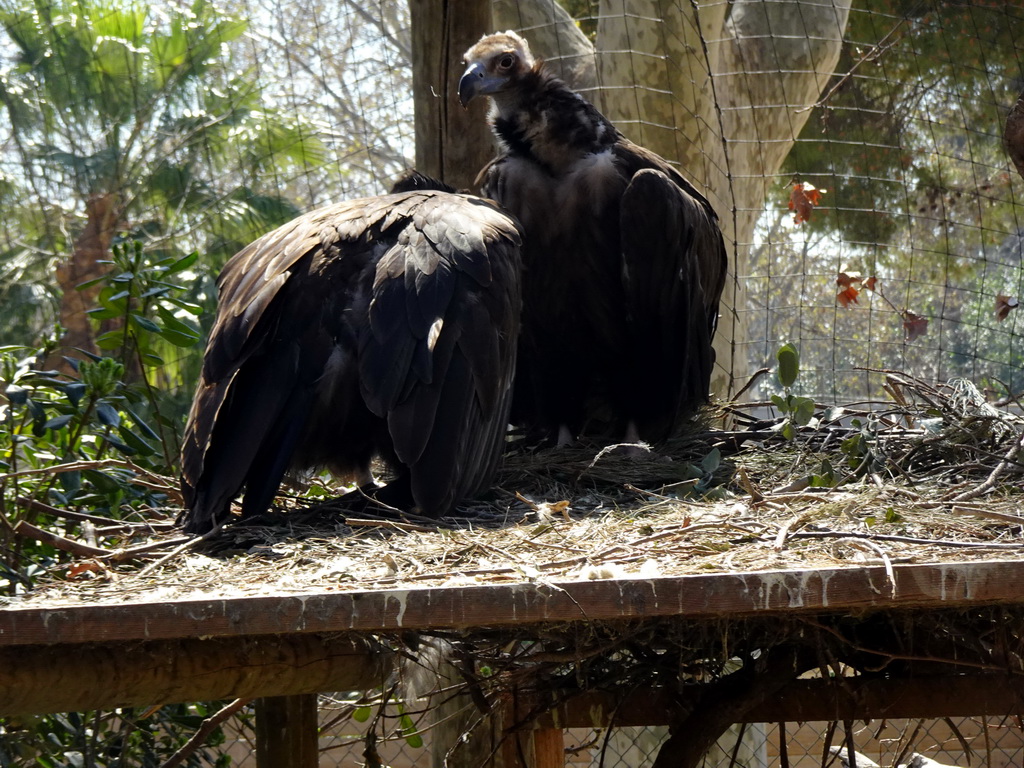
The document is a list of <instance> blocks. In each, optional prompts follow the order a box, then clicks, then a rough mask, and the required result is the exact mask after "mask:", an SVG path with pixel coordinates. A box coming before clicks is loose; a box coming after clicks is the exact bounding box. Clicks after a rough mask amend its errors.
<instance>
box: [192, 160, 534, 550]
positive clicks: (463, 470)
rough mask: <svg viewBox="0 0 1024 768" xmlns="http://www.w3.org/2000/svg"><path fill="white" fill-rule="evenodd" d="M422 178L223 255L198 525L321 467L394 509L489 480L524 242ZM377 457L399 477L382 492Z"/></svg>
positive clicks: (201, 395)
mask: <svg viewBox="0 0 1024 768" xmlns="http://www.w3.org/2000/svg"><path fill="white" fill-rule="evenodd" d="M441 186H443V185H440V184H439V183H438V182H434V181H432V180H429V179H426V178H425V177H422V176H419V175H418V174H411V175H409V176H407V177H406V178H405V179H403V180H402V181H400V182H399V184H398V185H397V189H399V190H402V191H400V192H399V193H398V194H389V195H383V196H380V197H370V198H365V199H359V200H350V201H347V202H342V203H338V204H336V205H332V206H328V207H326V208H321V209H319V210H316V211H313V212H311V213H307V214H305V215H304V216H300V217H299V218H297V219H295V220H294V221H292V222H290V223H288V224H286V225H284V226H282V227H280V228H279V229H277V230H275V231H273V232H270V233H269V234H267V235H264V236H263V237H261V238H260V239H258V240H256V241H255V242H254V243H252V244H251V245H249V246H248V247H246V248H245V249H243V250H242V251H240V252H239V253H237V254H236V255H235V256H233V257H232V258H231V260H230V261H228V263H227V265H226V266H225V267H224V269H223V271H222V272H221V274H220V277H219V279H218V289H219V296H218V309H217V316H216V320H215V322H214V326H213V330H212V332H211V335H210V339H209V342H208V344H207V347H206V354H205V358H204V360H203V369H202V376H201V380H200V382H199V386H198V389H197V391H196V393H195V398H194V400H193V402H192V409H191V412H190V414H189V418H188V424H187V426H186V430H185V440H184V445H183V448H182V456H181V464H182V483H181V484H182V492H183V495H184V500H185V505H186V509H185V511H184V512H183V513H182V515H181V518H180V522H182V523H183V525H184V528H185V530H186V531H189V532H193V533H203V532H206V531H208V530H210V529H211V528H213V527H214V526H216V525H217V524H218V523H220V522H223V521H225V520H228V519H230V518H229V509H230V505H231V502H232V499H234V498H235V496H237V495H238V494H239V493H241V492H242V491H243V488H244V498H243V501H242V517H250V516H253V515H258V514H261V513H263V512H264V511H266V510H267V509H268V508H269V506H270V505H271V503H272V502H273V499H274V495H275V494H276V492H277V489H278V486H279V485H280V483H281V481H282V479H283V477H284V476H285V474H286V473H287V472H289V471H303V470H308V469H310V468H316V467H325V468H327V469H329V470H331V471H332V472H333V473H335V474H338V475H348V476H350V477H352V478H354V479H356V480H357V482H359V483H360V485H364V486H366V487H367V488H368V489H372V490H371V492H372V494H373V495H374V496H376V497H377V498H379V499H380V500H382V501H384V502H386V503H387V504H389V505H393V506H404V507H405V508H410V507H415V508H417V509H418V511H420V512H421V513H422V514H425V515H438V514H443V513H445V512H447V511H449V510H450V509H451V508H452V506H453V505H454V504H456V503H457V502H459V501H460V500H462V499H463V498H465V497H467V496H470V495H472V494H474V493H477V492H479V491H480V490H482V489H483V488H484V487H485V486H486V485H487V484H488V483H489V482H490V480H491V479H492V476H493V473H494V471H495V469H496V466H497V462H498V460H499V458H500V454H501V450H502V446H503V443H504V437H505V433H506V430H507V425H508V408H509V404H510V400H511V389H512V376H513V372H514V369H515V355H516V338H517V334H518V323H519V310H520V303H521V299H520V284H519V279H520V278H519V272H520V255H519V246H520V232H519V229H518V226H517V224H516V222H515V221H514V220H513V219H512V218H510V217H509V216H508V215H506V214H505V213H503V212H502V211H501V210H500V209H499V208H498V206H496V205H495V204H494V203H493V202H490V201H486V200H482V199H480V198H477V197H472V196H469V195H460V194H453V193H452V192H451V191H450V190H449V191H446V190H443V189H439V188H438V187H441ZM374 455H379V456H380V457H381V458H382V459H383V460H384V461H385V462H386V463H387V464H388V465H389V466H390V467H391V469H392V470H393V472H394V473H395V475H396V477H395V478H394V480H393V481H392V482H391V483H389V484H388V485H387V486H385V487H384V488H382V489H380V490H379V491H378V490H376V486H375V485H373V484H372V476H371V474H370V470H369V466H370V461H371V458H372V457H373V456H374Z"/></svg>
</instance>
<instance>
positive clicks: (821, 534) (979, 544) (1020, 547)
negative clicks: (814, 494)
mask: <svg viewBox="0 0 1024 768" xmlns="http://www.w3.org/2000/svg"><path fill="white" fill-rule="evenodd" d="M790 536H791V537H792V538H794V539H875V540H878V541H899V542H903V543H904V544H932V545H935V546H937V547H963V548H965V549H1007V550H1017V551H1024V544H989V543H987V542H984V541H950V540H949V539H919V538H917V537H915V536H893V535H891V534H886V533H856V532H854V531H797V532H796V533H792V534H790Z"/></svg>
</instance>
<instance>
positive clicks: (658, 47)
mask: <svg viewBox="0 0 1024 768" xmlns="http://www.w3.org/2000/svg"><path fill="white" fill-rule="evenodd" d="M505 4H506V3H505V0H497V4H496V9H497V10H496V18H497V19H498V20H499V21H501V22H503V23H504V22H508V24H509V25H511V26H513V27H516V28H519V29H525V30H526V36H527V37H528V38H529V39H530V40H531V43H532V44H533V45H534V47H535V48H536V49H537V50H536V51H535V52H536V53H539V54H541V55H543V56H551V55H552V51H556V52H557V50H558V46H565V45H567V43H564V42H559V41H560V40H562V41H564V40H570V39H574V38H573V37H572V35H570V34H569V33H568V32H566V31H564V28H563V27H562V26H559V23H558V22H557V19H558V18H559V17H558V11H557V10H556V9H555V8H553V6H555V3H554V0H534V1H533V2H531V3H528V4H527V3H521V4H519V5H520V9H524V10H517V11H516V13H514V14H505V13H504V12H502V11H501V10H500V9H501V8H503V7H504V6H505ZM849 13H850V0H832V2H831V3H820V2H819V0H783V1H782V2H764V0H735V1H734V2H732V3H721V2H710V1H709V0H699V1H698V2H697V3H695V4H694V3H689V2H683V3H677V2H674V0H673V1H671V2H670V0H603V1H602V3H601V19H600V22H599V25H598V34H597V46H596V54H595V55H596V57H597V80H598V85H599V91H598V92H597V93H596V94H592V95H591V98H592V100H593V101H594V103H595V104H596V105H597V106H598V107H599V108H600V109H601V110H602V111H603V112H604V113H605V115H607V116H608V118H609V119H611V120H612V122H614V123H615V124H616V125H617V126H618V127H619V129H620V130H621V131H622V132H623V133H625V134H626V135H627V136H628V137H629V138H630V139H632V140H633V141H636V142H637V143H639V144H642V145H643V146H645V147H647V148H649V149H651V150H653V151H655V152H657V153H658V154H660V155H662V156H663V157H665V158H666V159H667V160H669V161H671V162H674V163H678V164H679V167H680V169H681V170H682V171H683V173H684V174H685V175H686V176H687V177H689V178H690V179H691V180H692V181H693V182H694V184H696V185H697V187H698V188H699V189H701V190H702V191H703V192H704V193H705V194H706V195H707V196H708V199H709V200H710V201H711V203H712V205H714V207H715V209H716V210H717V211H718V213H719V216H720V217H721V221H722V229H723V231H724V233H725V236H726V240H727V241H728V243H729V245H730V256H731V264H730V270H729V271H730V275H731V276H732V279H731V280H730V281H729V283H728V284H727V286H726V291H725V294H724V295H723V297H722V301H723V307H722V318H721V321H720V323H719V329H718V336H717V338H716V343H715V346H716V349H717V352H718V366H717V370H716V374H715V377H714V379H713V381H712V387H713V389H714V391H715V392H716V393H718V394H719V395H728V394H729V393H731V392H735V391H736V390H737V389H738V388H739V387H741V386H742V385H743V384H744V383H745V382H746V376H747V373H746V366H745V360H744V359H743V357H742V356H741V355H738V354H736V353H734V350H735V349H738V348H740V347H737V344H742V342H744V341H746V335H745V331H744V327H743V326H744V321H743V317H744V316H743V309H744V305H745V299H744V297H743V296H742V295H741V293H740V292H739V290H738V281H737V280H736V276H737V275H742V274H746V268H745V264H746V260H747V254H748V250H749V247H750V244H751V241H752V240H753V234H754V227H755V225H756V224H757V221H758V219H759V218H760V216H761V213H762V211H763V210H764V201H765V198H766V195H767V193H768V191H769V190H770V187H771V185H773V184H776V183H778V180H777V179H776V178H775V177H776V174H777V173H778V171H779V169H780V167H781V166H782V162H783V160H784V159H785V157H786V155H787V154H788V153H789V150H790V149H791V148H792V146H793V143H794V142H795V141H796V137H797V136H798V135H799V133H800V130H801V128H803V125H804V123H805V122H806V121H807V118H808V117H809V116H810V110H808V109H807V107H809V106H811V105H812V104H814V103H815V101H816V100H817V99H818V98H819V96H820V94H821V92H822V91H823V89H824V88H825V85H826V84H827V83H828V80H829V78H830V77H831V75H832V73H833V70H834V68H835V66H836V63H837V62H838V61H839V54H840V50H841V48H842V38H843V31H844V30H845V29H846V22H847V19H848V17H849ZM516 14H519V18H521V19H522V20H523V24H522V25H521V26H517V25H516V18H517V15H516ZM545 18H550V19H552V20H555V21H552V22H551V23H550V24H548V25H547V26H541V27H540V28H539V29H534V28H533V27H534V26H535V25H537V24H538V23H539V22H538V21H537V20H538V19H545ZM556 32H557V33H558V34H556ZM559 35H560V36H559ZM574 45H576V46H579V45H580V41H579V39H578V38H575V39H574ZM572 56H573V58H574V59H576V60H583V59H585V58H586V56H585V49H584V51H583V52H580V51H575V52H574V53H573V54H572ZM576 87H577V88H586V87H587V85H586V82H585V81H581V82H578V83H577V84H576Z"/></svg>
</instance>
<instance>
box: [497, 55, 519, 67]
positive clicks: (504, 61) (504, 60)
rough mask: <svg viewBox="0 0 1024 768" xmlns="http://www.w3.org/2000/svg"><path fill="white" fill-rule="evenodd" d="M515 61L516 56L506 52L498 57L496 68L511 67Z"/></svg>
mask: <svg viewBox="0 0 1024 768" xmlns="http://www.w3.org/2000/svg"><path fill="white" fill-rule="evenodd" d="M515 63H516V57H515V56H513V55H512V54H511V53H506V54H505V55H504V56H502V57H501V58H500V59H498V69H501V70H505V69H512V65H513V64H515Z"/></svg>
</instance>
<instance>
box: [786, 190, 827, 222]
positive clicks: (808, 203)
mask: <svg viewBox="0 0 1024 768" xmlns="http://www.w3.org/2000/svg"><path fill="white" fill-rule="evenodd" d="M824 191H825V190H823V189H817V188H815V186H814V185H813V184H808V183H807V182H806V181H798V182H797V183H796V184H794V185H793V188H792V189H791V190H790V191H789V210H791V211H793V222H794V223H795V224H801V223H803V222H805V221H807V220H809V219H810V218H811V212H812V211H813V210H814V206H816V205H818V204H819V202H820V201H821V193H822V192H824Z"/></svg>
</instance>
